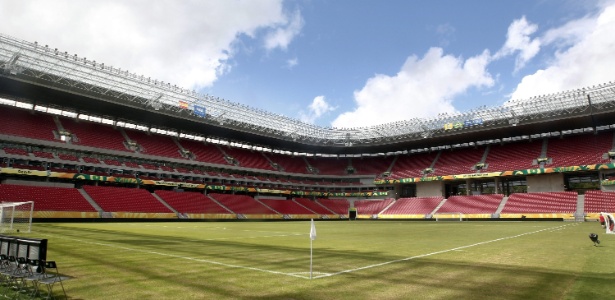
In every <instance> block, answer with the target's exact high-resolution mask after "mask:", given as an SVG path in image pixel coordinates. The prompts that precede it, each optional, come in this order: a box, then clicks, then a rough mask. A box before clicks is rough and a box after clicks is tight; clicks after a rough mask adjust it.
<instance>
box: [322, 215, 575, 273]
mask: <svg viewBox="0 0 615 300" xmlns="http://www.w3.org/2000/svg"><path fill="white" fill-rule="evenodd" d="M569 225H570V224H567V225H560V226H556V227H550V228H543V229H540V230H536V231H531V232H526V233H521V234H517V235H512V236H507V237H503V238H499V239H494V240H490V241H484V242H479V243H475V244H470V245H466V246H460V247H455V248H451V249H446V250H441V251H436V252H431V253H427V254H421V255H416V256H411V257H406V258H402V259H396V260H391V261H387V262H382V263H378V264H373V265H369V266H364V267H360V268H354V269H348V270H344V271H340V272H336V273H330V274H325V275H317V276H314V277H312V278H314V279H316V278H323V277H330V276H335V275H341V274H346V273H352V272H356V271H361V270H366V269H371V268H376V267H380V266H384V265H388V264H393V263H398V262H402V261H408V260H413V259H416V258H421V257H427V256H432V255H436V254H442V253H447V252H451V251H460V250H462V249H467V248H471V247H475V246H480V245H485V244H489V243H494V242H498V241H503V240H508V239H514V238H518V237H522V236H524V235H530V234H535V233H539V232H543V231H549V230H555V229H562V228H564V227H565V226H569Z"/></svg>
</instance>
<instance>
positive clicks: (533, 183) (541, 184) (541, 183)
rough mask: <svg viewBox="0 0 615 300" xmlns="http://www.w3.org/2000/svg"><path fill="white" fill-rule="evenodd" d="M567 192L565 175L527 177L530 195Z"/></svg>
mask: <svg viewBox="0 0 615 300" xmlns="http://www.w3.org/2000/svg"><path fill="white" fill-rule="evenodd" d="M565 190H566V189H565V187H564V174H563V173H555V174H542V175H537V176H528V177H527V192H528V193H539V192H563V191H565Z"/></svg>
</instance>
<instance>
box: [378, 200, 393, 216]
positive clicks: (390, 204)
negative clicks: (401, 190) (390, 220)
mask: <svg viewBox="0 0 615 300" xmlns="http://www.w3.org/2000/svg"><path fill="white" fill-rule="evenodd" d="M395 201H397V200H393V201H391V203H389V205H387V206H386V207H385V208H384V209H382V210H381V211H379V212H378V215H380V214H381V213H383V212H385V211H387V209H389V207H391V206H393V205H394V204H395Z"/></svg>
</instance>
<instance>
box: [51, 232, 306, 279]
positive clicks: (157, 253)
mask: <svg viewBox="0 0 615 300" xmlns="http://www.w3.org/2000/svg"><path fill="white" fill-rule="evenodd" d="M47 235H48V236H55V237H56V238H58V239H66V240H72V241H75V242H80V243H84V244H92V245H99V246H106V247H110V248H115V249H122V250H129V251H134V252H140V253H146V254H153V255H160V256H166V257H172V258H179V259H185V260H190V261H196V262H201V263H207V264H211V265H217V266H222V267H227V268H233V269H245V270H252V271H258V272H265V273H270V274H277V275H285V276H291V277H297V278H302V279H305V278H309V277H306V276H302V275H300V274H301V273H284V272H280V271H273V270H267V269H261V268H255V267H247V266H240V265H233V264H227V263H223V262H219V261H215V260H209V259H203V258H195V257H188V256H183V255H177V254H170V253H164V252H159V251H149V250H143V249H135V248H130V247H124V246H119V245H114V244H108V243H98V242H91V241H84V240H80V239H75V238H69V237H65V236H56V235H53V234H47Z"/></svg>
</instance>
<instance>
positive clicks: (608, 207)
mask: <svg viewBox="0 0 615 300" xmlns="http://www.w3.org/2000/svg"><path fill="white" fill-rule="evenodd" d="M584 211H585V212H586V213H599V212H609V213H612V212H615V192H603V191H591V190H590V191H585V208H584Z"/></svg>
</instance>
